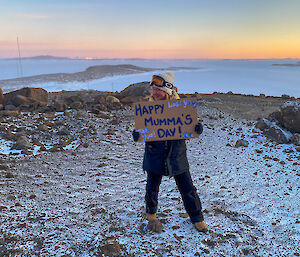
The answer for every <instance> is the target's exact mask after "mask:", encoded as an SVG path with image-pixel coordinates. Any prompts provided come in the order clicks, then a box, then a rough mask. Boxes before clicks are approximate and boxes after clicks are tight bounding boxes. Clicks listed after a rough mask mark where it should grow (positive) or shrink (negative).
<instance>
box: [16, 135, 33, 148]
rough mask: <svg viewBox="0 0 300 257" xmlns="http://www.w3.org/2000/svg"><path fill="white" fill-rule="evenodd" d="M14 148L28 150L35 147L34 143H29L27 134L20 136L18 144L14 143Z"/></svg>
mask: <svg viewBox="0 0 300 257" xmlns="http://www.w3.org/2000/svg"><path fill="white" fill-rule="evenodd" d="M14 149H17V150H28V149H33V147H32V145H31V144H30V143H29V140H28V138H27V137H26V136H20V137H19V138H18V139H17V142H16V144H15V145H14Z"/></svg>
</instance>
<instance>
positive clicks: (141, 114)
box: [133, 98, 199, 142]
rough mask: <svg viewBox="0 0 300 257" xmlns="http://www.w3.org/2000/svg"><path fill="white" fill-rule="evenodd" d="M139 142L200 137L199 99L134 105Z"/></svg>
mask: <svg viewBox="0 0 300 257" xmlns="http://www.w3.org/2000/svg"><path fill="white" fill-rule="evenodd" d="M133 112H134V121H135V130H136V131H138V132H139V133H140V135H141V136H140V138H139V141H141V142H145V141H147V142H149V141H161V140H174V139H190V138H195V137H198V136H199V135H198V134H197V133H195V125H196V124H197V123H198V117H197V98H183V99H176V100H164V101H153V102H138V103H135V104H133Z"/></svg>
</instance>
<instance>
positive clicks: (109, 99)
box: [106, 95, 120, 104]
mask: <svg viewBox="0 0 300 257" xmlns="http://www.w3.org/2000/svg"><path fill="white" fill-rule="evenodd" d="M106 102H107V103H110V104H113V103H120V100H119V99H118V98H116V97H114V96H112V95H108V96H107V97H106Z"/></svg>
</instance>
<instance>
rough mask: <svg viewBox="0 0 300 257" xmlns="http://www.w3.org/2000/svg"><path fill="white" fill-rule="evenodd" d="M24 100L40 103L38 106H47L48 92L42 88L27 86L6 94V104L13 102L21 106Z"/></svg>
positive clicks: (30, 102)
mask: <svg viewBox="0 0 300 257" xmlns="http://www.w3.org/2000/svg"><path fill="white" fill-rule="evenodd" d="M24 97H26V98H24ZM22 102H26V104H28V103H29V104H32V103H38V106H46V105H47V103H48V92H47V91H46V90H45V89H42V88H29V87H25V88H21V89H19V90H16V91H12V92H9V93H6V94H4V105H11V104H13V105H15V106H19V105H20V104H22Z"/></svg>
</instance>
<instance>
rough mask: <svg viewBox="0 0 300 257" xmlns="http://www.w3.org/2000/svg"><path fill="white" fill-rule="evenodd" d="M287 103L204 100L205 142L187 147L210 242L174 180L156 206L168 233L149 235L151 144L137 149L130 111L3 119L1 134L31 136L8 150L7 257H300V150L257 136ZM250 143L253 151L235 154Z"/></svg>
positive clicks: (4, 197)
mask: <svg viewBox="0 0 300 257" xmlns="http://www.w3.org/2000/svg"><path fill="white" fill-rule="evenodd" d="M63 93H64V94H70V93H66V92H63ZM82 94H86V97H87V98H88V97H90V95H89V94H88V93H87V92H83V93H82ZM52 96H54V98H55V97H56V98H57V97H60V95H52ZM52 96H50V98H51V97H52ZM285 101H286V99H282V98H265V97H260V98H259V97H252V96H235V95H230V94H229V95H228V94H227V95H226V94H212V95H202V99H201V100H199V110H198V114H199V117H200V119H201V120H202V121H203V124H204V132H203V134H202V135H201V136H200V138H199V139H193V140H189V141H188V143H187V146H188V158H189V163H190V169H191V173H192V177H193V179H194V183H195V186H196V187H197V189H198V192H199V195H200V198H201V200H202V203H203V209H204V215H205V220H206V222H207V224H208V228H209V233H208V234H201V233H198V232H197V231H196V230H195V229H194V227H193V226H192V224H191V223H190V222H189V220H188V218H187V214H186V213H185V211H184V208H183V204H182V200H181V198H180V196H179V192H178V191H177V189H176V185H175V183H174V181H173V180H172V179H168V178H165V179H164V180H163V183H162V186H161V192H160V198H159V202H160V205H159V211H158V216H159V218H160V220H161V221H162V223H163V225H164V229H163V231H162V233H160V234H155V233H153V232H151V231H148V230H147V223H146V221H145V218H144V200H143V198H144V188H145V183H146V176H145V174H144V173H143V171H142V170H141V165H142V156H143V143H134V142H133V140H132V136H131V131H132V126H133V116H132V111H131V109H130V107H126V108H125V109H121V110H113V111H110V110H107V111H105V112H104V113H105V114H106V116H103V112H102V113H101V115H99V114H94V113H91V112H90V111H86V110H85V109H80V110H76V109H73V110H66V111H64V112H46V113H38V112H33V113H21V115H17V116H9V117H3V118H2V120H1V128H2V129H1V131H2V132H1V133H2V134H1V135H2V136H3V137H4V135H5V136H7V133H6V132H7V130H8V129H7V128H10V131H11V132H12V135H11V136H13V137H14V136H18V137H21V138H22V135H23V136H24V134H25V135H27V137H28V138H30V140H29V141H28V142H26V143H28V144H30V147H29V148H27V152H26V151H24V150H23V152H22V150H17V149H15V150H13V151H10V154H7V152H5V154H4V151H2V152H3V153H2V155H1V165H0V168H1V170H0V194H1V198H0V199H1V200H0V256H299V255H300V252H299V249H298V247H297V245H299V235H300V229H299V223H300V220H299V201H298V200H299V176H300V166H299V165H300V154H299V153H300V149H299V147H298V146H296V145H292V144H277V143H274V142H273V141H270V140H269V139H267V138H266V137H265V136H264V135H263V134H262V132H261V131H260V130H259V129H257V128H255V123H256V122H255V120H256V119H257V118H260V117H264V116H265V115H268V114H269V113H271V112H272V111H274V110H276V109H277V108H278V107H279V106H280V105H281V104H282V103H283V102H285ZM4 131H5V134H4ZM241 139H243V140H245V141H247V142H248V146H247V147H245V146H241V147H235V146H236V142H237V141H238V140H241ZM3 140H4V139H3ZM5 142H8V143H7V144H8V145H6V147H7V148H10V147H12V144H14V142H15V140H13V139H11V141H10V140H9V139H8V138H5ZM9 142H10V143H9ZM2 150H3V148H2Z"/></svg>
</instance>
